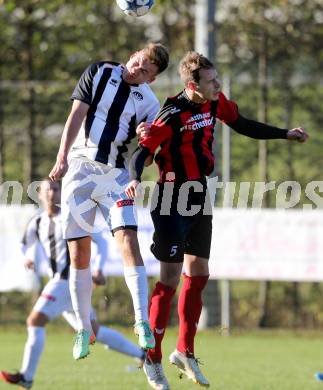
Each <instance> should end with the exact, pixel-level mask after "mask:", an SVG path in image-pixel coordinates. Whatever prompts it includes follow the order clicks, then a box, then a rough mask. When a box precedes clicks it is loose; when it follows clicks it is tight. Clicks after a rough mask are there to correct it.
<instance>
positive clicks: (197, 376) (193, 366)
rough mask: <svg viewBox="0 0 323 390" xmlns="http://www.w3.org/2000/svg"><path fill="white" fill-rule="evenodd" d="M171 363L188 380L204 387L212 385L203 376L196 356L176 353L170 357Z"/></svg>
mask: <svg viewBox="0 0 323 390" xmlns="http://www.w3.org/2000/svg"><path fill="white" fill-rule="evenodd" d="M169 362H170V363H171V364H174V365H175V366H176V367H177V368H178V369H179V370H180V372H181V374H185V375H186V376H187V377H188V379H191V380H192V381H193V382H194V383H197V384H198V385H200V386H203V387H209V386H210V383H209V381H208V380H207V379H206V378H205V376H204V375H203V374H202V372H201V370H200V367H199V365H198V360H197V359H195V357H194V356H192V357H187V356H186V355H185V354H184V353H182V352H179V351H177V349H175V351H174V352H173V353H172V354H171V355H170V356H169Z"/></svg>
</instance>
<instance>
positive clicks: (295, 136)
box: [287, 127, 308, 142]
mask: <svg viewBox="0 0 323 390" xmlns="http://www.w3.org/2000/svg"><path fill="white" fill-rule="evenodd" d="M307 138H308V134H307V133H306V131H305V130H304V129H303V128H302V127H295V128H294V129H291V130H288V132H287V139H289V140H291V141H298V142H305V141H306V140H307Z"/></svg>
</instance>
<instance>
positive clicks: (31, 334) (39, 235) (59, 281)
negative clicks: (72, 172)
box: [0, 180, 144, 389]
mask: <svg viewBox="0 0 323 390" xmlns="http://www.w3.org/2000/svg"><path fill="white" fill-rule="evenodd" d="M60 193H61V190H60V185H59V183H58V182H52V181H50V180H44V181H43V182H42V183H41V186H40V192H39V199H40V201H41V203H42V205H43V208H44V211H42V212H41V213H37V214H36V215H35V216H34V217H33V218H32V219H31V221H30V222H29V224H28V226H27V229H26V233H25V235H24V238H23V243H22V244H23V245H22V249H23V253H24V255H25V266H26V267H27V268H28V269H32V268H34V264H35V262H34V258H33V255H34V253H35V252H34V249H35V245H36V244H37V243H38V244H40V250H41V252H42V255H43V256H44V258H45V259H46V260H47V262H48V269H49V274H50V275H51V278H50V280H49V282H48V283H47V284H46V286H45V287H44V289H43V291H42V293H41V295H40V297H39V298H38V300H37V302H36V304H35V306H34V308H33V309H32V311H31V313H30V314H29V316H28V318H27V331H28V338H27V342H26V344H25V349H24V354H23V361H22V366H21V369H20V371H19V372H18V373H9V372H7V371H0V379H2V380H4V381H5V382H7V383H10V384H16V385H20V386H22V387H23V388H26V389H29V388H31V386H32V384H33V379H34V376H35V372H36V369H37V367H38V364H39V361H40V358H41V355H42V352H43V349H44V346H45V326H46V324H47V323H48V321H51V320H53V319H54V318H56V317H58V316H59V315H63V317H64V318H65V319H66V320H67V321H68V323H69V324H70V325H71V326H72V327H73V328H74V329H76V327H77V323H76V317H75V314H74V312H73V311H72V303H71V297H70V293H69V287H68V273H69V254H68V249H67V244H66V241H65V240H64V239H63V237H62V222H61V214H60V209H59V207H58V206H57V205H58V204H59V203H60ZM95 240H96V244H97V245H98V248H97V251H98V253H99V256H98V258H99V261H97V262H96V264H95V267H96V270H95V271H96V272H95V277H94V280H95V281H96V283H97V284H104V282H105V280H104V278H103V275H102V272H101V270H100V267H102V259H103V256H104V253H106V249H104V247H106V241H105V240H102V238H101V237H100V235H99V234H96V235H95ZM101 248H102V249H101ZM100 252H102V254H103V255H102V254H101V253H100ZM91 319H92V327H93V330H94V332H95V335H96V340H97V341H98V342H99V343H102V344H104V345H106V346H108V347H109V348H110V349H113V350H115V351H118V352H121V353H124V354H126V355H129V356H132V357H135V358H139V359H143V357H144V352H143V350H142V349H141V348H139V347H138V346H137V345H135V344H133V343H132V342H130V341H129V340H127V339H126V338H125V337H124V336H123V335H121V334H120V333H119V332H117V331H115V330H112V329H109V328H107V327H105V326H102V325H99V324H98V323H97V322H96V320H95V313H94V311H93V310H92V312H91Z"/></svg>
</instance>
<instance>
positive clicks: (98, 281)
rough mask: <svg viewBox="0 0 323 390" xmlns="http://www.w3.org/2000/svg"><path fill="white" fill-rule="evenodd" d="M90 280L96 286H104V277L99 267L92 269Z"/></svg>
mask: <svg viewBox="0 0 323 390" xmlns="http://www.w3.org/2000/svg"><path fill="white" fill-rule="evenodd" d="M92 282H93V283H94V284H95V285H96V286H104V285H105V283H106V280H105V277H104V275H103V273H102V271H101V270H100V269H99V270H97V271H94V272H93V273H92Z"/></svg>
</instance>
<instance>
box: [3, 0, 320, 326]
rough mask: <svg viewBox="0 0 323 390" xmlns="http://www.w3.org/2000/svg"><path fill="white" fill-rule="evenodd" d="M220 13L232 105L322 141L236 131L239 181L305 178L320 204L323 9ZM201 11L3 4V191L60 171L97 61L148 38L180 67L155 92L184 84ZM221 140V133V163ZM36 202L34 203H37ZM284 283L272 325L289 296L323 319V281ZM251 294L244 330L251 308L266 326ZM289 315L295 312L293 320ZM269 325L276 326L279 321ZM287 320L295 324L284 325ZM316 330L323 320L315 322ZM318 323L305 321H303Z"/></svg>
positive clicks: (289, 6)
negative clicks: (67, 130) (183, 69)
mask: <svg viewBox="0 0 323 390" xmlns="http://www.w3.org/2000/svg"><path fill="white" fill-rule="evenodd" d="M216 5H217V11H216V23H217V28H216V42H217V44H216V46H217V48H216V53H217V54H216V58H215V59H214V61H215V63H216V65H217V69H218V71H219V73H220V75H226V76H227V77H229V78H230V79H231V86H232V91H231V98H232V99H234V100H235V101H237V103H238V105H239V109H240V112H241V113H242V114H243V115H245V116H247V117H250V118H254V119H259V120H262V121H267V122H269V123H271V124H273V125H277V126H280V127H286V128H292V127H296V126H299V125H301V126H303V127H305V128H306V129H307V130H308V131H309V133H310V137H311V138H310V140H309V141H308V143H307V144H306V145H305V146H302V145H299V144H295V143H286V142H282V141H270V142H268V143H267V142H258V141H254V140H250V139H248V138H246V137H240V136H239V135H238V134H234V132H233V135H232V174H231V180H232V181H236V182H237V183H239V182H241V181H250V182H254V181H257V180H262V181H266V182H269V181H271V180H272V181H276V182H277V184H279V183H281V182H282V181H285V180H297V181H298V182H299V183H300V184H301V186H302V194H301V195H302V202H304V203H311V202H310V201H309V200H308V199H306V197H305V194H304V189H305V186H306V184H307V183H308V182H310V181H312V180H321V170H320V167H321V165H322V159H323V157H322V156H323V155H322V152H321V151H322V145H323V134H322V133H321V131H320V125H321V123H322V122H323V111H322V109H321V108H322V101H323V81H322V67H323V50H322V42H323V10H322V4H321V1H320V0H272V1H269V0H243V1H237V0H218V1H217V2H216ZM194 15H195V7H194V2H189V3H188V2H183V1H179V0H156V4H155V6H154V7H153V9H152V11H151V12H150V13H149V14H148V15H146V16H145V17H143V18H135V19H133V18H128V17H126V16H125V15H124V14H122V12H121V11H120V10H119V9H118V8H117V7H116V5H115V2H114V1H113V0H87V1H83V0H70V1H69V2H65V1H63V0H51V1H50V2H49V1H45V0H3V1H2V2H0V26H1V35H0V183H3V182H5V181H9V180H18V181H19V182H21V183H23V185H24V188H25V189H26V187H27V186H28V184H29V183H30V182H32V181H33V180H38V179H40V178H41V177H44V176H46V175H47V174H48V172H49V170H50V168H51V166H52V164H53V163H54V160H55V158H56V153H57V149H58V143H59V139H60V135H61V132H62V129H63V126H64V122H65V119H66V117H67V115H68V112H69V109H70V101H69V96H70V95H71V93H72V91H73V88H74V86H75V84H76V82H77V80H78V78H79V77H80V75H81V73H82V72H83V70H84V69H85V68H86V67H87V66H88V64H89V63H91V62H94V61H98V60H102V59H110V60H114V61H120V62H123V61H126V60H127V58H128V56H129V54H130V53H132V52H134V51H135V50H137V49H138V48H141V47H142V46H143V45H144V44H145V43H146V42H147V41H160V42H162V43H163V44H165V45H166V46H167V47H168V48H169V50H170V53H171V64H170V66H169V69H168V70H167V72H165V74H163V75H162V76H161V77H160V79H159V81H156V82H155V83H154V84H152V87H153V89H154V90H155V92H156V93H157V95H158V97H159V98H160V100H161V101H162V100H163V99H164V98H165V97H166V96H167V95H169V94H173V93H175V92H176V91H177V90H178V89H179V88H181V86H180V83H179V79H178V76H177V73H176V68H177V64H178V60H179V59H180V57H181V56H182V55H183V54H184V52H185V51H187V50H191V49H193V48H194V28H195V21H194ZM221 142H222V137H221V131H220V128H217V146H216V150H217V156H218V158H217V160H218V162H219V164H218V167H220V166H221V165H220V162H221ZM154 172H155V170H154V169H150V170H149V171H148V176H146V177H149V178H150V179H151V178H153V177H154V175H155V173H154ZM218 174H219V175H220V176H221V172H220V170H219V168H218ZM251 194H252V191H251ZM24 199H25V201H26V202H29V200H28V199H27V196H26V195H25V198H24ZM235 201H236V199H235ZM249 201H250V202H249V203H250V204H251V196H250V199H249ZM274 201H275V191H271V192H270V193H268V195H267V196H266V198H265V201H264V206H267V207H274V206H275V203H274ZM301 205H302V203H300V204H299V205H298V207H301ZM314 206H315V205H314ZM277 286H280V287H277ZM264 287H265V288H266V289H267V288H268V287H270V285H268V284H267V285H265V286H264ZM274 287H275V290H274V291H272V292H271V293H270V294H269V292H268V290H265V293H264V296H263V299H264V302H262V306H263V308H264V307H265V312H266V313H270V314H271V317H270V318H271V319H272V318H273V316H272V314H273V312H275V313H276V314H277V313H279V310H278V309H279V299H278V298H277V300H276V296H277V294H278V295H279V293H278V292H279V291H280V292H281V291H282V290H284V293H283V294H282V297H284V299H287V300H288V299H289V300H290V301H291V304H290V305H289V306H288V308H289V309H290V310H291V313H292V314H291V316H292V317H293V316H294V317H295V318H296V317H297V313H299V312H300V310H303V308H304V307H305V306H302V307H301V303H303V305H304V304H305V303H306V304H307V306H306V307H305V309H304V310H305V311H306V310H307V311H308V313H310V312H311V310H312V311H313V316H314V312H315V311H316V310H318V311H320V312H322V310H320V309H321V308H320V307H319V305H320V303H319V302H316V301H315V299H316V298H317V297H318V296H319V293H320V289H321V286H320V285H318V284H314V285H313V284H311V287H309V288H306V287H302V289H301V290H300V289H299V286H298V285H296V284H290V283H285V284H279V283H275V286H274ZM118 288H120V287H118ZM118 288H117V287H116V290H118ZM237 289H238V290H237ZM247 290H248V289H246V288H245V287H244V284H243V282H241V283H236V284H235V285H234V287H233V309H234V318H235V320H236V321H237V322H238V323H239V324H241V319H246V318H245V316H244V314H243V313H244V310H245V312H248V310H251V312H250V313H252V314H251V316H253V317H255V318H256V317H259V315H260V316H262V317H263V316H264V313H259V308H258V306H257V304H256V303H255V295H254V294H253V293H252V288H251V287H250V289H249V290H248V291H249V292H248V291H247ZM236 291H238V292H237V293H236ZM235 293H236V294H237V295H236V296H237V297H239V299H236V298H235V295H234V294H235ZM244 293H246V294H245V295H246V299H245V300H244V299H243V297H244ZM304 294H305V295H304ZM240 295H241V296H240ZM269 298H271V299H269ZM1 299H2V300H3V299H4V300H7V299H10V298H9V297H8V296H2V297H1ZM257 299H258V298H257ZM282 299H283V298H282ZM276 301H277V306H273V305H275V303H276ZM314 302H315V303H314ZM253 305H254V306H255V307H254V308H253ZM313 305H314V306H313ZM256 307H257V310H256ZM310 307H311V309H310ZM286 312H287V309H286V307H285V311H284V310H282V317H283V314H284V313H286ZM266 313H265V314H266ZM295 313H296V314H295ZM286 316H287V313H286ZM308 316H309V317H311V314H308ZM276 317H277V318H278V317H279V316H276ZM294 317H293V318H294ZM302 318H304V319H305V318H307V317H306V315H304V316H303V317H302ZM311 318H312V317H311ZM263 320H264V321H265V323H266V324H270V321H269V320H268V318H265V319H264V318H263ZM278 322H279V323H280V324H284V320H283V319H282V318H280V320H279V321H278V320H277V323H278ZM310 323H311V324H314V325H315V324H321V322H320V321H314V320H312V319H311V321H310ZM274 324H276V323H274ZM308 324H309V322H308V321H305V320H304V322H303V325H308Z"/></svg>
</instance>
